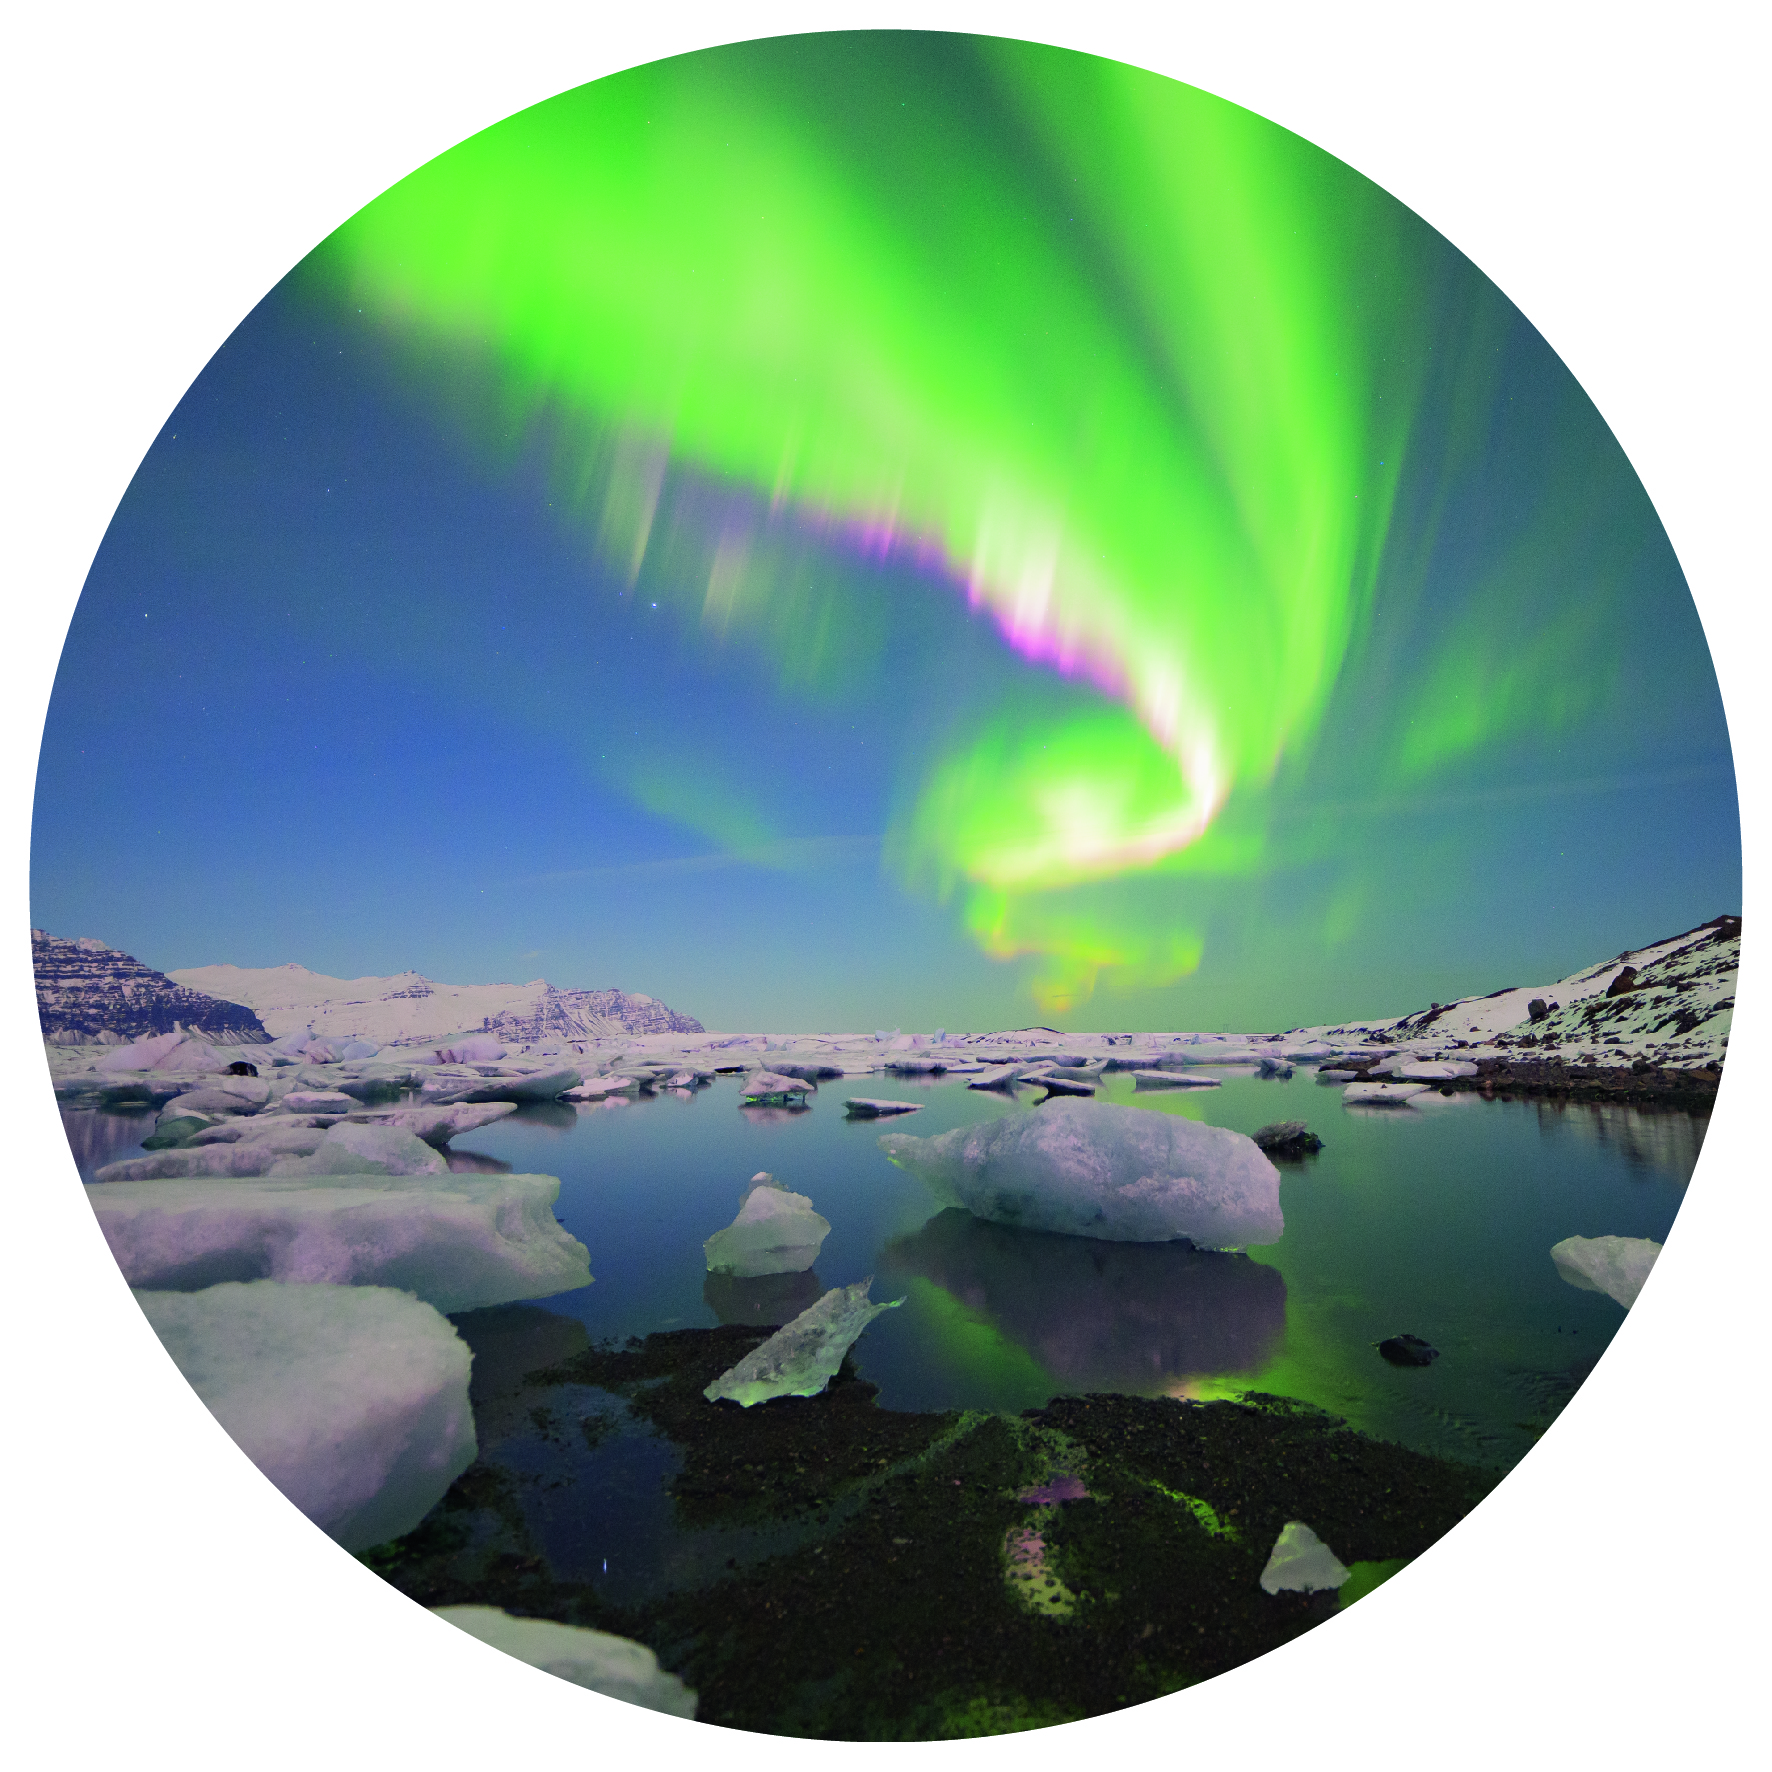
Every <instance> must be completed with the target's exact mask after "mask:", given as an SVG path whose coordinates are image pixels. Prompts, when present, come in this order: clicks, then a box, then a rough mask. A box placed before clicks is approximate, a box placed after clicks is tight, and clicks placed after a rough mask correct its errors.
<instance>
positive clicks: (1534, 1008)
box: [1526, 997, 1550, 1021]
mask: <svg viewBox="0 0 1772 1772" xmlns="http://www.w3.org/2000/svg"><path fill="white" fill-rule="evenodd" d="M1549 1014H1550V1005H1549V1004H1548V1003H1546V1002H1545V1000H1544V998H1542V997H1534V998H1533V999H1532V1001H1531V1002H1530V1003H1528V1004H1527V1005H1526V1015H1527V1018H1528V1019H1529V1020H1532V1021H1543V1020H1544V1018H1545V1017H1546V1016H1547V1015H1549Z"/></svg>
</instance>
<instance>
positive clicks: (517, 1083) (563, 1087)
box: [424, 1067, 584, 1102]
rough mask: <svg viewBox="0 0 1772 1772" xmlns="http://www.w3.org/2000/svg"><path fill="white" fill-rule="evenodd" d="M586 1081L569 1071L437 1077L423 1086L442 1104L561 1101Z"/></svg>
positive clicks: (578, 1072) (581, 1075) (574, 1071)
mask: <svg viewBox="0 0 1772 1772" xmlns="http://www.w3.org/2000/svg"><path fill="white" fill-rule="evenodd" d="M583 1080H584V1072H583V1071H580V1070H575V1069H572V1068H570V1067H568V1068H567V1069H564V1070H553V1071H530V1072H527V1073H525V1074H522V1075H516V1076H501V1077H474V1078H466V1077H461V1078H455V1077H435V1078H433V1079H432V1080H431V1081H430V1082H428V1083H426V1084H425V1085H424V1093H425V1094H426V1095H427V1096H431V1097H433V1098H434V1099H435V1100H438V1101H442V1102H457V1101H464V1102H486V1101H514V1102H525V1101H558V1100H559V1098H560V1097H561V1096H562V1095H564V1094H565V1093H566V1091H567V1090H568V1089H576V1088H577V1087H578V1085H579V1084H580V1083H581V1082H583Z"/></svg>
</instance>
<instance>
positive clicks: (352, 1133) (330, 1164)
mask: <svg viewBox="0 0 1772 1772" xmlns="http://www.w3.org/2000/svg"><path fill="white" fill-rule="evenodd" d="M448 1167H449V1164H448V1162H447V1160H446V1159H445V1158H444V1157H443V1155H442V1154H441V1153H440V1152H438V1151H436V1150H433V1149H432V1147H431V1146H430V1145H428V1144H426V1143H425V1142H424V1140H423V1139H421V1138H415V1137H413V1135H412V1134H411V1133H410V1132H408V1131H407V1130H406V1128H405V1127H404V1126H376V1125H367V1124H362V1123H359V1122H357V1121H353V1120H344V1121H341V1122H340V1123H339V1124H338V1125H336V1126H334V1127H332V1128H331V1129H330V1130H329V1131H328V1132H327V1133H326V1135H325V1137H324V1138H322V1139H321V1140H320V1143H319V1144H318V1145H317V1146H316V1147H315V1149H314V1151H313V1153H312V1155H310V1156H306V1157H294V1156H290V1157H280V1158H278V1160H277V1161H276V1162H275V1163H274V1164H273V1165H272V1166H271V1167H270V1168H269V1169H268V1170H267V1171H266V1173H267V1174H269V1175H442V1174H443V1173H445V1171H446V1170H447V1169H448Z"/></svg>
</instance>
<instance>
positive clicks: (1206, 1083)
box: [1132, 1071, 1222, 1089]
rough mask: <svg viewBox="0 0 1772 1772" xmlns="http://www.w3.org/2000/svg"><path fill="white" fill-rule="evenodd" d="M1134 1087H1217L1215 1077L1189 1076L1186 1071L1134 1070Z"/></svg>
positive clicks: (1219, 1086) (1219, 1085) (1218, 1083)
mask: <svg viewBox="0 0 1772 1772" xmlns="http://www.w3.org/2000/svg"><path fill="white" fill-rule="evenodd" d="M1132 1087H1133V1088H1134V1089H1218V1088H1221V1087H1222V1085H1221V1084H1220V1082H1219V1080H1218V1078H1217V1077H1190V1076H1189V1075H1188V1074H1187V1072H1186V1071H1134V1072H1133V1073H1132Z"/></svg>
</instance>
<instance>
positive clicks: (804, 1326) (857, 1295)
mask: <svg viewBox="0 0 1772 1772" xmlns="http://www.w3.org/2000/svg"><path fill="white" fill-rule="evenodd" d="M873 1283H874V1279H873V1275H871V1274H870V1275H869V1276H868V1277H867V1278H866V1279H865V1280H857V1281H856V1282H855V1284H854V1285H853V1286H833V1287H832V1288H831V1290H830V1291H829V1292H827V1293H826V1294H825V1295H824V1297H823V1298H821V1299H820V1300H819V1301H818V1303H817V1304H815V1305H813V1306H812V1307H811V1308H810V1309H809V1310H803V1311H802V1312H801V1313H800V1314H799V1316H797V1317H795V1318H794V1320H793V1321H792V1322H791V1323H784V1324H783V1325H782V1326H781V1328H779V1329H777V1330H776V1332H775V1333H774V1334H773V1335H772V1336H770V1338H769V1339H768V1340H767V1341H766V1342H764V1343H763V1344H762V1346H761V1347H755V1348H752V1349H751V1351H750V1352H749V1353H748V1354H746V1355H745V1357H744V1358H743V1359H742V1360H740V1361H739V1363H738V1364H737V1365H736V1366H734V1367H733V1368H732V1370H731V1371H729V1372H722V1373H721V1374H720V1376H719V1377H718V1378H716V1379H715V1380H714V1382H713V1383H712V1384H710V1385H709V1386H708V1387H707V1389H706V1390H704V1391H703V1392H702V1395H703V1396H704V1397H706V1398H707V1399H708V1401H709V1402H710V1403H713V1402H718V1401H719V1400H720V1399H721V1398H722V1397H730V1398H731V1399H732V1401H733V1402H735V1403H742V1404H743V1405H744V1407H745V1408H747V1409H749V1408H750V1407H751V1406H752V1404H754V1403H766V1402H768V1401H769V1399H770V1398H771V1397H815V1396H817V1395H818V1393H819V1392H820V1391H822V1390H823V1389H824V1387H825V1386H826V1385H827V1384H829V1383H830V1381H831V1379H832V1378H833V1377H835V1376H836V1371H837V1368H838V1367H839V1366H841V1365H842V1364H843V1356H844V1355H845V1354H846V1353H848V1351H849V1349H850V1348H851V1347H852V1346H853V1345H854V1342H855V1338H856V1337H857V1336H858V1335H860V1334H861V1332H862V1330H864V1329H865V1328H866V1327H867V1326H868V1324H870V1323H871V1322H872V1321H873V1320H874V1318H875V1317H877V1316H879V1314H880V1313H881V1312H882V1311H890V1310H896V1309H897V1308H898V1307H899V1306H900V1305H901V1304H903V1303H904V1300H903V1299H902V1298H895V1299H893V1300H891V1301H890V1302H889V1303H887V1304H870V1303H869V1302H868V1288H869V1287H870V1286H872V1285H873Z"/></svg>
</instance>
